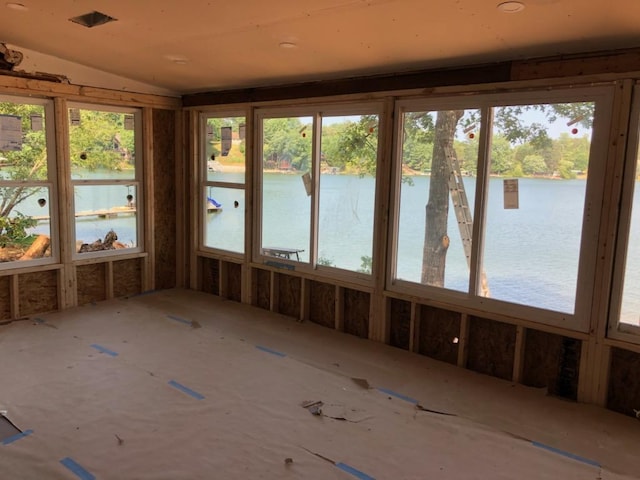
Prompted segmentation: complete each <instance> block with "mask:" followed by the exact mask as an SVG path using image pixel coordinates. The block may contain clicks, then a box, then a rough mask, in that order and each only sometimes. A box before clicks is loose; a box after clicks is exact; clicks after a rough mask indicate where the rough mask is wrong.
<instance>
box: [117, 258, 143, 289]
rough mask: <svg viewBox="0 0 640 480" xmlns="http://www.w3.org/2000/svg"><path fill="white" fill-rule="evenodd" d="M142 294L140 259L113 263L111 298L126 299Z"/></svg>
mask: <svg viewBox="0 0 640 480" xmlns="http://www.w3.org/2000/svg"><path fill="white" fill-rule="evenodd" d="M141 292H142V259H141V258H132V259H129V260H118V261H117V262H113V296H114V297H126V296H128V295H135V294H137V293H141Z"/></svg>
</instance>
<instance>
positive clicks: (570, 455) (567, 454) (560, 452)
mask: <svg viewBox="0 0 640 480" xmlns="http://www.w3.org/2000/svg"><path fill="white" fill-rule="evenodd" d="M531 444H532V445H533V446H534V447H538V448H543V449H544V450H548V451H550V452H553V453H557V454H558V455H562V456H563V457H567V458H570V459H572V460H577V461H578V462H582V463H586V464H587V465H592V466H594V467H598V468H600V463H598V462H596V461H595V460H589V459H588V458H584V457H581V456H579V455H575V454H573V453H570V452H565V451H564V450H560V449H559V448H554V447H550V446H549V445H545V444H544V443H539V442H531Z"/></svg>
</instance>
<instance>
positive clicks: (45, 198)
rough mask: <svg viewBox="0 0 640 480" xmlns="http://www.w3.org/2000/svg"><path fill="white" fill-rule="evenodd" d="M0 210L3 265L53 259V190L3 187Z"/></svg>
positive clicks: (0, 194)
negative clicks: (19, 261)
mask: <svg viewBox="0 0 640 480" xmlns="http://www.w3.org/2000/svg"><path fill="white" fill-rule="evenodd" d="M0 208H1V209H2V211H1V213H2V215H1V216H0V262H12V261H16V260H34V259H36V258H42V257H50V256H51V245H50V242H51V206H50V202H49V188H47V187H1V188H0ZM36 242H37V243H36ZM32 245H33V249H32V250H31V252H29V253H28V254H27V255H26V256H25V253H26V252H27V251H28V250H29V247H31V246H32Z"/></svg>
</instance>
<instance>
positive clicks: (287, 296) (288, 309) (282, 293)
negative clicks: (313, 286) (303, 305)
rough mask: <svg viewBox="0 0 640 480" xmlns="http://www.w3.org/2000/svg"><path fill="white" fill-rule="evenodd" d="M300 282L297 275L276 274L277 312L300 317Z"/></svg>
mask: <svg viewBox="0 0 640 480" xmlns="http://www.w3.org/2000/svg"><path fill="white" fill-rule="evenodd" d="M301 293H302V282H301V280H300V278H298V277H292V276H291V275H285V274H283V273H279V274H278V312H280V313H282V314H283V315H287V316H289V317H294V318H299V317H300V300H301V297H300V295H301Z"/></svg>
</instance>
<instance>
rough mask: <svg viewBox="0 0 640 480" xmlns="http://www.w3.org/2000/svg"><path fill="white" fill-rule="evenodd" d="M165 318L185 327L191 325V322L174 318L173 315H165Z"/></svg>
mask: <svg viewBox="0 0 640 480" xmlns="http://www.w3.org/2000/svg"><path fill="white" fill-rule="evenodd" d="M167 318H170V319H171V320H175V321H176V322H180V323H184V324H185V325H191V324H192V323H191V320H185V319H184V318H180V317H176V316H175V315H167Z"/></svg>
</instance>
